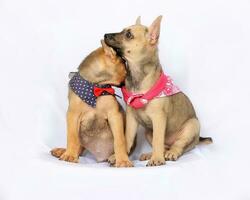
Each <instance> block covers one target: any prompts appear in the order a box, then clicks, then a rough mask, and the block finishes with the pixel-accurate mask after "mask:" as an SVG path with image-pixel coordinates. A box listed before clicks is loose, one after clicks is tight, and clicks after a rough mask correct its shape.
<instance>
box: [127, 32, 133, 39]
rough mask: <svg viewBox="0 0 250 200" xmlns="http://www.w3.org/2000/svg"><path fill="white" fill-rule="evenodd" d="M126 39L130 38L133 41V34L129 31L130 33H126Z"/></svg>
mask: <svg viewBox="0 0 250 200" xmlns="http://www.w3.org/2000/svg"><path fill="white" fill-rule="evenodd" d="M126 38H128V39H132V38H133V36H132V34H131V32H130V31H128V32H127V33H126Z"/></svg>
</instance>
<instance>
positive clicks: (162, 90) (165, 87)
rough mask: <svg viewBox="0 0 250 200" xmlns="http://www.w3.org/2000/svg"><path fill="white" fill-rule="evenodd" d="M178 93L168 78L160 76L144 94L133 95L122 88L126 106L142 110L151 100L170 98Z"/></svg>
mask: <svg viewBox="0 0 250 200" xmlns="http://www.w3.org/2000/svg"><path fill="white" fill-rule="evenodd" d="M178 92H180V89H179V88H178V87H177V86H176V85H174V83H173V81H172V79H171V77H170V76H167V75H165V74H164V73H162V74H161V76H160V78H159V79H158V81H157V82H156V83H155V84H154V85H153V87H152V88H151V89H150V90H149V91H148V92H146V93H144V94H135V93H132V92H130V91H128V90H127V89H126V88H125V87H122V94H123V97H124V101H125V102H126V103H127V105H129V106H131V107H133V108H136V109H138V108H142V107H144V106H145V105H146V104H147V103H148V102H149V101H150V100H152V99H153V98H159V97H165V96H171V95H174V94H176V93H178Z"/></svg>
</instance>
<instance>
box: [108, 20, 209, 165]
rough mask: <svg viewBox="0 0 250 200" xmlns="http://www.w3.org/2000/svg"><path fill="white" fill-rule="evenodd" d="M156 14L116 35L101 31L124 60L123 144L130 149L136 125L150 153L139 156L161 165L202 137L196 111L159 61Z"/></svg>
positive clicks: (158, 25)
mask: <svg viewBox="0 0 250 200" xmlns="http://www.w3.org/2000/svg"><path fill="white" fill-rule="evenodd" d="M161 19H162V16H159V17H157V18H156V19H155V21H154V22H153V23H152V24H151V26H149V27H147V26H143V25H141V23H140V17H139V18H138V19H137V20H136V24H135V25H132V26H129V27H127V28H125V29H123V31H122V32H119V33H109V34H105V35H104V39H105V42H106V44H107V45H109V46H110V47H113V48H114V49H115V50H116V51H117V53H119V55H120V56H122V57H123V58H124V59H125V60H126V62H127V67H126V68H127V76H126V79H125V87H124V88H122V91H123V95H124V99H125V101H126V103H127V105H128V106H127V110H126V132H125V137H126V142H127V151H128V152H130V150H131V147H132V145H133V142H134V138H135V135H136V131H137V127H138V125H139V124H141V125H142V126H143V127H144V128H145V130H146V131H145V134H146V138H147V140H148V142H149V143H150V144H151V145H152V153H147V154H142V155H141V156H140V160H148V159H149V161H148V163H147V166H157V165H163V164H165V160H176V159H177V158H179V157H180V156H181V155H182V154H183V153H184V152H186V151H189V150H191V149H192V148H194V147H195V145H196V144H198V143H199V141H201V140H202V141H203V142H211V138H200V137H199V134H200V123H199V121H198V119H197V117H196V114H195V110H194V108H193V106H192V104H191V102H190V100H189V99H188V97H187V96H186V95H185V94H183V93H182V92H181V91H180V89H179V88H178V87H177V86H176V85H175V84H174V83H173V81H172V79H171V78H170V77H169V76H168V75H166V74H165V73H164V72H163V70H162V66H161V64H160V61H159V57H158V51H157V45H158V40H159V36H160V23H161Z"/></svg>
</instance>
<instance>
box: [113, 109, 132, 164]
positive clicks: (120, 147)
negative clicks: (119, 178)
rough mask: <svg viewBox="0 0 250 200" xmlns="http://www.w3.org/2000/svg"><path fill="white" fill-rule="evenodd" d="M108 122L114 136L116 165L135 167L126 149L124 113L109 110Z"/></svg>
mask: <svg viewBox="0 0 250 200" xmlns="http://www.w3.org/2000/svg"><path fill="white" fill-rule="evenodd" d="M108 122H109V125H110V128H111V131H112V133H113V136H114V151H115V166H116V167H133V164H132V162H131V161H130V160H129V158H128V154H127V151H126V141H125V136H124V125H123V116H122V114H121V113H120V112H119V111H113V112H109V114H108Z"/></svg>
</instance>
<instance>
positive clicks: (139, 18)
mask: <svg viewBox="0 0 250 200" xmlns="http://www.w3.org/2000/svg"><path fill="white" fill-rule="evenodd" d="M140 24H141V16H138V17H137V19H136V21H135V25H140Z"/></svg>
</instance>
